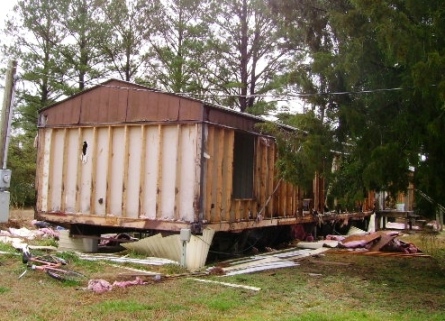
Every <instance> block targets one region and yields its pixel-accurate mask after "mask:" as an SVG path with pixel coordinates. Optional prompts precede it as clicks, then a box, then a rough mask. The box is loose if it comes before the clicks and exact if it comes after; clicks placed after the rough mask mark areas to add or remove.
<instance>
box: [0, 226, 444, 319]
mask: <svg viewBox="0 0 445 321" xmlns="http://www.w3.org/2000/svg"><path fill="white" fill-rule="evenodd" d="M421 237H422V235H419V234H414V235H408V236H407V237H406V238H405V237H404V238H403V240H404V241H412V242H413V243H414V244H416V245H418V246H419V247H420V248H421V249H423V246H422V244H421V242H422V239H421ZM426 242H429V243H428V244H434V247H432V246H431V248H433V249H436V250H437V251H436V252H434V251H433V250H430V249H428V251H427V252H430V253H431V254H433V253H436V254H433V255H434V258H421V257H409V258H408V257H376V256H364V255H356V254H348V253H347V252H343V251H335V250H331V251H329V252H327V254H326V255H325V256H321V257H318V258H311V259H305V260H303V261H300V266H297V267H293V268H286V269H279V270H273V271H264V272H261V273H254V274H246V275H237V276H230V277H222V278H221V277H218V276H208V277H207V278H209V279H212V280H216V281H223V282H231V283H237V284H244V285H249V286H255V287H259V288H261V290H260V291H258V292H255V291H250V290H245V289H241V288H230V287H226V286H223V285H218V284H207V283H201V282H196V281H193V280H191V279H190V278H188V277H181V276H176V277H171V278H163V279H162V280H161V281H160V282H155V281H154V280H153V278H152V277H146V278H145V280H146V281H147V282H148V284H146V285H138V286H133V287H129V288H124V289H122V288H113V290H112V291H110V292H106V293H103V294H95V293H92V292H89V291H87V290H86V289H85V288H86V286H87V280H86V281H85V282H83V283H82V284H76V285H70V286H65V285H64V284H62V283H61V282H60V281H57V280H53V279H51V278H50V277H48V276H47V275H45V274H44V273H39V272H37V271H29V272H28V273H27V274H26V275H25V276H24V277H23V278H21V279H18V276H19V275H20V273H21V272H23V270H24V265H23V263H22V262H21V257H20V256H18V255H15V253H14V250H12V249H11V248H10V247H8V246H4V245H2V244H1V243H0V250H7V251H8V252H9V251H11V253H12V254H7V255H3V254H0V279H1V280H2V282H1V285H0V308H1V311H2V320H3V319H4V320H67V321H70V320H84V319H85V320H92V321H94V320H100V321H116V320H177V321H185V320H192V321H194V320H196V321H198V320H199V321H206V320H230V321H241V320H246V321H247V320H249V321H251V320H253V321H264V320H282V321H294V320H295V321H297V320H298V321H348V320H350V321H356V320H369V321H380V320H389V321H391V320H394V321H424V320H429V321H430V320H432V321H439V320H440V321H442V320H445V273H444V270H443V268H442V267H443V264H442V263H443V261H442V260H443V259H442V258H441V256H440V255H441V253H443V252H442V251H443V249H445V242H444V236H443V234H441V235H437V236H436V238H434V239H433V240H427V241H426ZM426 245H427V244H426ZM425 248H427V246H426V247H425ZM423 250H424V249H423ZM424 251H426V250H424ZM61 256H62V257H64V258H65V259H67V260H68V261H69V268H71V269H73V270H75V271H79V272H81V273H83V274H85V275H86V276H87V277H88V278H90V279H92V278H95V279H98V278H103V279H105V280H107V281H109V282H113V281H115V280H123V279H124V277H123V276H122V275H120V274H121V273H131V271H129V270H126V269H124V268H119V267H115V266H112V265H111V264H109V263H107V262H90V261H83V260H80V259H79V258H78V257H77V256H76V255H75V254H73V253H71V252H64V253H62V254H61ZM129 267H131V268H135V267H137V268H138V269H141V270H146V269H151V270H152V271H155V272H161V273H163V274H175V275H178V274H181V273H183V272H184V271H183V270H181V269H178V267H177V266H165V267H152V268H150V267H144V266H135V265H131V266H129ZM125 278H126V279H134V275H133V276H131V275H130V276H128V275H127V276H126V277H125ZM200 278H202V276H201V277H200Z"/></svg>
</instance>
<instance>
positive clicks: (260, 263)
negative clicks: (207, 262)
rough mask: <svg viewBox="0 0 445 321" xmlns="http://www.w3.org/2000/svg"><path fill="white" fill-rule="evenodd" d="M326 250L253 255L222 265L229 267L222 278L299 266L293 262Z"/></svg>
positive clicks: (297, 250) (326, 249) (225, 269)
mask: <svg viewBox="0 0 445 321" xmlns="http://www.w3.org/2000/svg"><path fill="white" fill-rule="evenodd" d="M328 250H329V249H328V248H324V249H316V250H310V249H293V250H286V251H281V252H271V253H267V254H260V255H255V256H252V257H249V258H244V259H242V260H238V261H227V262H223V263H226V264H227V263H228V264H230V266H228V267H223V268H222V269H223V271H224V275H222V276H229V275H237V274H247V273H253V272H260V271H266V270H273V269H281V268H287V267H294V266H298V265H299V263H297V262H296V261H295V260H298V259H301V258H304V257H308V256H314V255H318V254H321V253H323V252H326V251H328Z"/></svg>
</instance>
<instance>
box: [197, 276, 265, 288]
mask: <svg viewBox="0 0 445 321" xmlns="http://www.w3.org/2000/svg"><path fill="white" fill-rule="evenodd" d="M188 279H189V280H193V281H197V282H202V283H211V284H219V285H224V286H229V287H232V288H241V289H246V290H251V291H260V290H261V288H258V287H256V286H249V285H242V284H234V283H227V282H219V281H213V280H204V279H197V278H188Z"/></svg>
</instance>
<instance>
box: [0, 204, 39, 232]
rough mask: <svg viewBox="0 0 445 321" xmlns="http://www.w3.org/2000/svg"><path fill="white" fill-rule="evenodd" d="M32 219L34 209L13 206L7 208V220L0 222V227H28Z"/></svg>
mask: <svg viewBox="0 0 445 321" xmlns="http://www.w3.org/2000/svg"><path fill="white" fill-rule="evenodd" d="M33 219H34V209H32V208H13V209H10V210H9V220H8V222H5V223H0V229H7V228H9V227H14V228H21V227H30V226H31V221H32V220H33Z"/></svg>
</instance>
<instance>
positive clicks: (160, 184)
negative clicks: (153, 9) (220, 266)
mask: <svg viewBox="0 0 445 321" xmlns="http://www.w3.org/2000/svg"><path fill="white" fill-rule="evenodd" d="M263 122H264V120H263V119H262V118H259V117H256V116H252V115H249V114H245V113H239V112H236V111H234V110H231V109H227V108H223V107H221V106H216V105H212V104H207V103H205V102H202V101H199V100H195V99H191V98H188V97H183V96H180V95H175V94H169V93H164V92H160V91H157V90H152V89H149V88H146V87H143V86H140V85H136V84H132V83H128V82H124V81H120V80H108V81H106V82H104V83H102V84H100V85H97V86H95V87H93V88H91V89H88V90H85V91H83V92H81V93H78V94H76V95H74V96H72V97H70V98H68V99H65V100H63V101H61V102H58V103H55V104H53V105H51V106H49V107H47V108H44V109H42V110H41V111H40V112H39V124H38V156H37V181H36V189H37V206H36V213H37V216H38V218H39V219H43V220H46V221H50V222H54V223H57V224H60V225H65V226H69V228H70V233H71V234H72V235H74V234H75V235H82V236H83V237H85V236H88V235H89V236H92V235H95V236H99V235H101V234H102V233H105V232H109V231H116V230H119V229H120V230H140V231H151V233H152V234H156V232H163V233H162V236H165V235H166V234H172V235H173V236H174V237H176V238H175V241H168V242H169V244H173V243H174V244H175V246H179V247H180V246H181V242H188V247H187V253H188V254H189V255H188V256H187V260H188V259H190V260H192V258H190V256H191V254H190V253H197V252H200V253H201V255H202V257H201V259H200V260H201V261H200V263H199V264H198V265H199V266H202V265H203V264H204V263H203V262H205V260H206V256H207V253H208V248H209V245H210V244H211V243H212V240H213V237H214V235H215V233H216V234H218V233H226V235H239V232H241V231H246V230H252V229H264V228H268V227H273V226H275V227H277V226H278V227H280V226H288V227H289V226H293V225H295V224H300V223H313V222H315V221H316V220H318V219H319V218H317V217H315V216H314V215H312V213H311V209H312V208H314V209H319V208H323V200H324V187H323V184H322V179H321V178H316V179H314V188H313V191H306V192H303V191H302V190H301V189H300V188H298V187H297V186H293V185H291V184H289V183H286V182H284V181H282V180H280V179H279V178H278V175H277V171H276V167H275V162H276V159H277V149H276V146H275V140H274V138H273V137H271V136H270V135H267V134H262V133H261V132H260V131H259V129H258V128H257V126H256V124H258V123H263ZM282 127H283V128H285V129H286V130H295V129H293V128H290V127H286V126H282ZM363 212H364V211H363ZM345 215H350V217H358V218H363V217H364V215H367V214H365V213H355V214H351V213H349V214H345ZM230 233H232V234H230ZM172 235H170V236H172ZM162 236H160V237H159V239H163V237H162ZM194 236H199V238H198V239H197V241H196V242H197V243H196V246H198V247H199V248H195V249H194V250H193V246H192V243H193V240H194ZM148 239H150V238H148ZM191 240H192V241H191ZM153 242H154V243H156V242H159V240H157V241H153ZM153 242H152V243H153ZM147 246H148V247H150V246H151V247H152V252H155V253H153V254H154V255H160V256H166V254H163V253H159V252H157V251H156V250H155V247H156V245H147ZM158 247H159V248H160V247H165V245H162V246H158ZM189 252H190V253H189ZM194 255H196V254H194ZM190 265H191V263H190V264H188V266H190Z"/></svg>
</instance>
